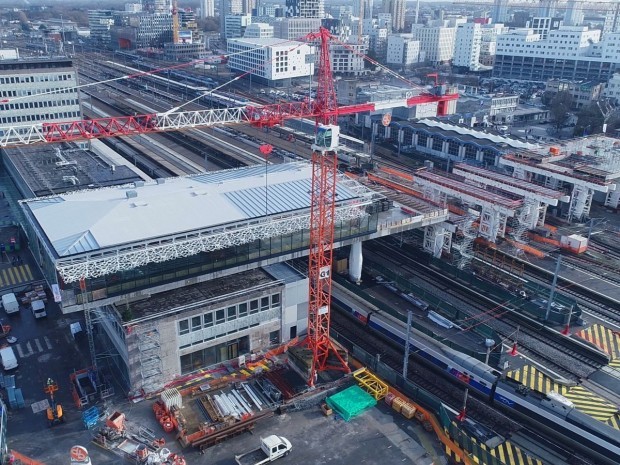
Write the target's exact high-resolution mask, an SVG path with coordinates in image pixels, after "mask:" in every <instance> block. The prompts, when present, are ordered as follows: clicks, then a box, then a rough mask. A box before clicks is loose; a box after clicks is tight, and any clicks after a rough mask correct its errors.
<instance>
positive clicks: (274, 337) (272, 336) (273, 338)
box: [269, 331, 280, 345]
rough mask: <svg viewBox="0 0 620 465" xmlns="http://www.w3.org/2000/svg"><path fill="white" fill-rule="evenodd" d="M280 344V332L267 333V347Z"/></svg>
mask: <svg viewBox="0 0 620 465" xmlns="http://www.w3.org/2000/svg"><path fill="white" fill-rule="evenodd" d="M279 343H280V331H271V332H270V333H269V345H276V344H279Z"/></svg>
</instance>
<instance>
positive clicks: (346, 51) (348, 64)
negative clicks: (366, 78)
mask: <svg viewBox="0 0 620 465" xmlns="http://www.w3.org/2000/svg"><path fill="white" fill-rule="evenodd" d="M368 46H369V43H368V37H367V36H362V37H361V38H358V37H357V36H351V37H349V40H348V42H347V43H346V44H345V43H332V44H331V47H330V49H329V52H330V59H331V65H332V71H333V72H334V73H335V74H340V75H342V76H347V77H351V76H361V75H363V74H366V72H367V71H366V67H365V66H364V55H367V54H368Z"/></svg>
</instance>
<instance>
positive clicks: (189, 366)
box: [181, 336, 250, 375]
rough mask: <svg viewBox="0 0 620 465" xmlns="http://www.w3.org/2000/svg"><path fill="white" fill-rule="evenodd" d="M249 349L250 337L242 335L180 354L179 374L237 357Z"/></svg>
mask: <svg viewBox="0 0 620 465" xmlns="http://www.w3.org/2000/svg"><path fill="white" fill-rule="evenodd" d="M249 350H250V338H249V337H248V336H243V337H240V338H238V339H234V340H232V341H227V342H223V343H221V344H217V345H214V346H212V347H207V348H205V349H200V350H197V351H195V352H192V353H190V354H186V355H181V374H183V375H185V374H187V373H191V372H192V371H196V370H199V369H201V368H205V367H208V366H211V365H215V364H216V363H221V362H225V361H226V360H231V359H233V358H237V357H238V356H239V355H242V354H244V353H247V352H248V351H249Z"/></svg>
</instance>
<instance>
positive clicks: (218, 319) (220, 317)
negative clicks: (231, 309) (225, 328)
mask: <svg viewBox="0 0 620 465" xmlns="http://www.w3.org/2000/svg"><path fill="white" fill-rule="evenodd" d="M224 321H226V315H225V314H224V309H223V308H222V309H220V310H216V311H215V324H216V325H219V324H222V323H224Z"/></svg>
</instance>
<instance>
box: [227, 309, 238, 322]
mask: <svg viewBox="0 0 620 465" xmlns="http://www.w3.org/2000/svg"><path fill="white" fill-rule="evenodd" d="M227 314H228V318H227V320H228V321H232V320H236V319H237V307H236V306H232V307H228V310H227Z"/></svg>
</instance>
